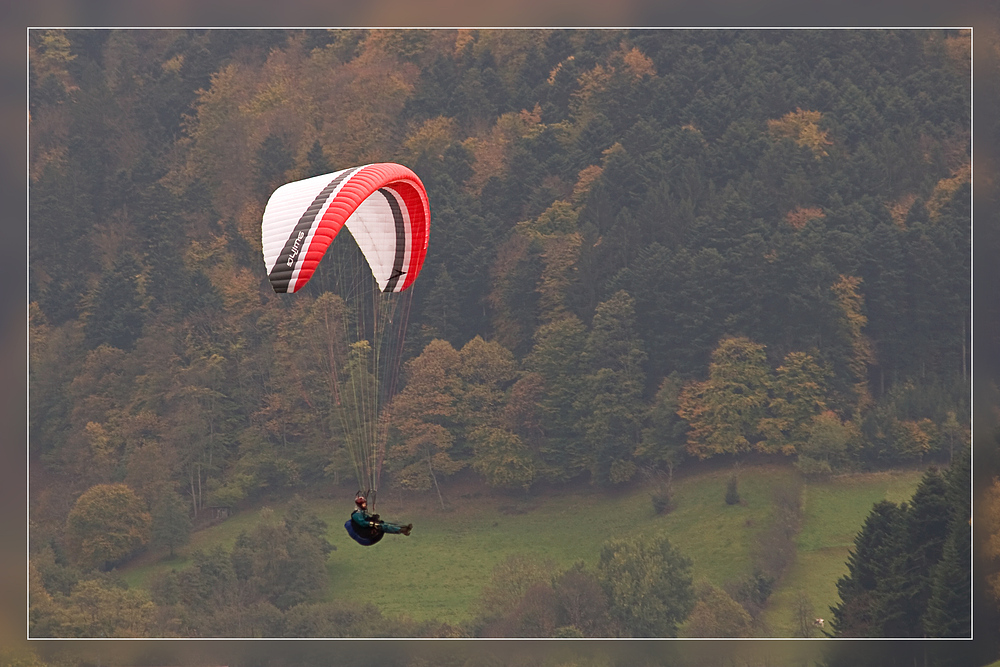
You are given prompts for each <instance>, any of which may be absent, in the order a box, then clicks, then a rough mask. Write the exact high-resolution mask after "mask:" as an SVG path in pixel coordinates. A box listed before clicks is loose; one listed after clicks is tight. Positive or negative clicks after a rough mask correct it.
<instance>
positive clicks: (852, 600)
mask: <svg viewBox="0 0 1000 667" xmlns="http://www.w3.org/2000/svg"><path fill="white" fill-rule="evenodd" d="M905 516H906V507H905V505H904V506H903V507H900V506H899V505H896V504H895V503H891V502H889V501H886V500H883V501H881V502H879V503H876V504H875V506H874V507H873V508H872V511H871V513H870V514H869V515H868V517H867V518H866V519H865V523H864V526H862V528H861V532H859V533H858V535H857V537H855V538H854V548H853V549H852V550H851V553H850V556H848V559H847V574H846V575H844V576H843V577H841V578H840V579H838V580H837V592H838V593H839V595H840V602H839V603H838V604H837V605H836V606H834V607H831V612H832V613H833V618H832V619H831V621H830V626H831V629H832V630H833V634H834V636H836V637H879V636H882V634H881V616H880V615H881V613H882V611H883V605H882V602H883V600H882V596H881V594H880V593H881V591H880V590H879V583H880V582H881V581H883V580H884V579H886V578H887V577H888V576H889V575H890V572H891V568H892V563H893V561H894V559H895V557H896V555H897V553H898V552H897V551H896V549H897V548H898V545H899V543H900V534H901V533H902V531H903V530H904V529H905V525H906V524H905Z"/></svg>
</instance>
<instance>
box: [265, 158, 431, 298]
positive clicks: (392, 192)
mask: <svg viewBox="0 0 1000 667" xmlns="http://www.w3.org/2000/svg"><path fill="white" fill-rule="evenodd" d="M345 225H346V226H347V229H348V230H349V231H350V233H351V235H352V236H353V237H354V240H355V241H357V244H358V247H359V248H360V249H361V251H362V253H364V256H365V259H367V261H368V265H369V267H370V268H371V271H372V275H373V276H374V278H375V281H376V282H377V283H378V286H379V289H380V290H381V291H382V292H402V291H403V290H405V289H406V288H408V287H409V286H410V285H412V284H413V281H414V280H416V278H417V275H419V273H420V269H421V268H422V266H423V263H424V257H425V256H426V255H427V240H428V236H429V231H430V207H429V205H428V202H427V192H426V191H425V190H424V186H423V184H422V183H421V182H420V179H419V178H417V176H416V174H414V173H413V172H412V171H410V170H409V169H408V168H406V167H404V166H403V165H399V164H395V163H391V162H382V163H377V164H369V165H365V166H361V167H351V168H349V169H344V170H341V171H338V172H335V173H332V174H323V175H321V176H314V177H312V178H307V179H305V180H302V181H295V182H294V183H287V184H285V185H282V186H281V187H280V188H278V189H277V190H275V191H274V194H272V195H271V198H270V199H269V200H268V202H267V207H266V208H265V209H264V219H263V222H262V223H261V240H262V249H263V253H264V266H265V267H266V269H267V277H268V279H269V280H270V281H271V286H272V287H273V288H274V291H275V292H295V291H297V290H299V289H301V288H302V286H303V285H305V284H306V283H307V282H308V281H309V279H310V278H311V277H312V275H313V272H314V271H315V270H316V266H317V265H318V264H319V262H320V260H321V259H322V258H323V255H324V253H325V252H326V249H327V247H329V245H330V243H331V242H332V241H333V239H334V237H336V236H337V234H338V233H339V232H340V230H341V229H342V228H343V227H344V226H345Z"/></svg>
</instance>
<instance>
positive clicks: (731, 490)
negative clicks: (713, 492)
mask: <svg viewBox="0 0 1000 667" xmlns="http://www.w3.org/2000/svg"><path fill="white" fill-rule="evenodd" d="M739 485H740V480H739V477H737V476H736V473H733V474H732V476H730V478H729V481H728V482H727V483H726V504H727V505H738V504H739V502H740V490H739Z"/></svg>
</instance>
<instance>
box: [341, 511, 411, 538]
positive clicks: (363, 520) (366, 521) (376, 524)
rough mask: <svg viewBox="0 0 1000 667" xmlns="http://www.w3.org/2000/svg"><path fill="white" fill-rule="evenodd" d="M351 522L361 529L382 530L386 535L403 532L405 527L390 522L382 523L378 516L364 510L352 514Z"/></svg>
mask: <svg viewBox="0 0 1000 667" xmlns="http://www.w3.org/2000/svg"><path fill="white" fill-rule="evenodd" d="M351 521H353V522H354V525H356V526H358V527H361V528H368V529H369V530H371V529H377V530H381V531H382V532H384V533H399V532H402V530H403V527H402V526H397V525H396V524H394V523H389V522H388V521H382V519H381V518H379V516H378V514H369V513H368V512H367V511H365V510H363V509H356V510H354V511H353V512H351Z"/></svg>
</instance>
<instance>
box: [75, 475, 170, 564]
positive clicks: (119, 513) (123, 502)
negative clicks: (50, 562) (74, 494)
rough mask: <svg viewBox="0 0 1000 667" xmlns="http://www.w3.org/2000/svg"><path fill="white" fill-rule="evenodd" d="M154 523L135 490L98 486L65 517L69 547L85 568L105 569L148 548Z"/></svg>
mask: <svg viewBox="0 0 1000 667" xmlns="http://www.w3.org/2000/svg"><path fill="white" fill-rule="evenodd" d="M151 524H152V518H151V517H150V515H149V512H147V511H146V506H145V503H143V501H142V499H141V498H139V496H138V495H136V493H135V492H134V491H132V489H130V488H129V487H128V486H126V485H124V484H98V485H97V486H92V487H91V488H90V489H88V490H87V491H86V492H84V494H83V495H82V496H80V498H79V499H77V501H76V505H75V506H74V507H73V509H72V510H71V511H70V513H69V516H68V517H66V547H67V550H68V551H69V553H70V554H72V556H73V558H74V560H75V561H76V562H77V563H79V564H80V565H81V566H82V567H87V568H100V567H104V566H106V565H107V564H109V563H114V562H117V561H120V560H122V559H125V558H128V557H129V556H131V555H132V554H134V553H135V552H136V551H138V550H139V549H141V548H142V547H144V546H146V545H147V544H148V543H149V539H150V528H151Z"/></svg>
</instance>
